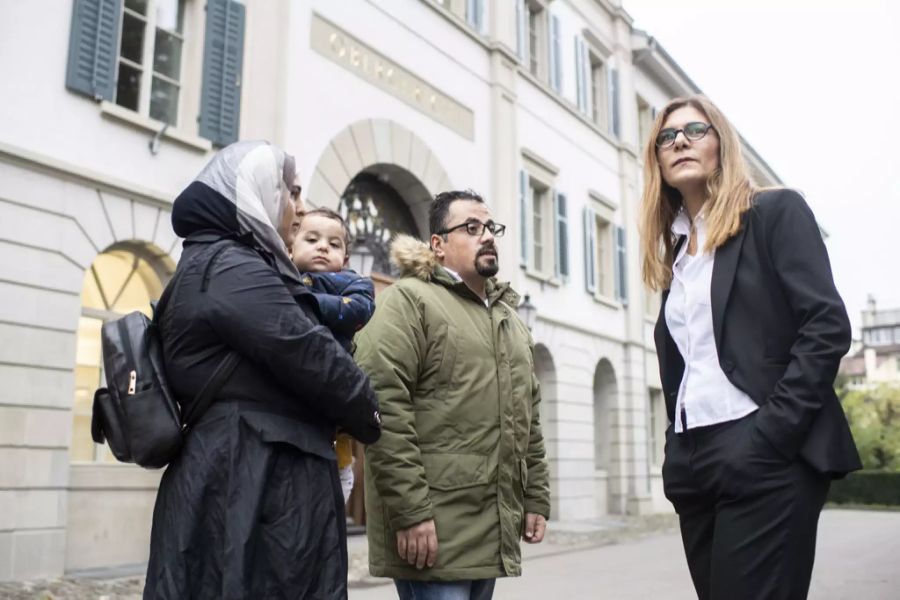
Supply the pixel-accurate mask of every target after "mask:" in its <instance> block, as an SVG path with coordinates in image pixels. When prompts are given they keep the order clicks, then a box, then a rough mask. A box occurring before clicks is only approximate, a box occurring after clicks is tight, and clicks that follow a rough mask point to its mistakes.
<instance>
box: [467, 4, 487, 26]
mask: <svg viewBox="0 0 900 600" xmlns="http://www.w3.org/2000/svg"><path fill="white" fill-rule="evenodd" d="M466 21H468V22H469V25H471V26H472V28H473V29H474V30H475V31H477V32H478V33H482V32H483V31H484V30H483V27H484V0H466Z"/></svg>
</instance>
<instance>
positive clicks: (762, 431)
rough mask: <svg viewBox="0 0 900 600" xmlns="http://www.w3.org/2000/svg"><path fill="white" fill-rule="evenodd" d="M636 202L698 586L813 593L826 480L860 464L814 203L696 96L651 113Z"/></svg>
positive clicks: (726, 595) (768, 594)
mask: <svg viewBox="0 0 900 600" xmlns="http://www.w3.org/2000/svg"><path fill="white" fill-rule="evenodd" d="M642 202H643V206H642V207H641V235H642V241H641V244H642V249H643V251H644V252H643V254H644V258H643V277H644V282H645V283H646V284H647V285H648V286H649V287H651V288H653V289H662V290H664V291H663V302H662V308H661V310H660V313H659V318H658V320H657V323H656V331H655V339H656V350H657V355H658V357H659V368H660V376H661V378H662V385H663V390H664V392H665V399H666V409H667V411H668V415H669V420H670V421H671V423H672V424H671V425H670V426H669V428H668V429H667V430H666V449H665V462H664V463H663V468H662V475H663V487H664V490H665V493H666V497H667V498H668V499H669V500H670V501H671V502H672V504H673V505H674V507H675V511H676V512H677V513H678V515H679V519H680V523H681V537H682V541H683V542H684V549H685V553H686V555H687V561H688V566H689V568H690V572H691V577H692V579H693V582H694V587H695V588H696V591H697V595H698V597H699V598H701V599H702V600H708V599H713V600H726V599H727V600H743V599H747V600H750V599H754V600H755V599H762V598H766V599H784V600H798V599H802V598H806V595H807V591H808V589H809V582H810V577H811V573H812V567H813V560H814V557H815V547H816V528H817V524H818V519H819V512H820V511H821V509H822V505H823V504H824V502H825V498H826V495H827V493H828V488H829V485H830V481H831V479H833V478H838V477H843V476H844V475H845V474H846V473H848V472H849V471H853V470H855V469H859V468H861V465H860V461H859V455H858V454H857V451H856V446H855V445H854V443H853V438H852V436H851V434H850V429H849V427H848V426H847V420H846V418H845V417H844V413H843V411H842V409H841V405H840V403H839V402H838V399H837V396H836V395H835V392H834V389H833V384H834V378H835V375H836V374H837V369H838V365H839V363H840V360H841V357H842V356H843V355H844V354H845V353H846V352H847V349H848V347H849V345H850V323H849V321H848V319H847V311H846V309H845V308H844V303H843V301H842V300H841V297H840V296H839V295H838V292H837V290H836V289H835V285H834V280H833V278H832V275H831V267H830V265H829V261H828V253H827V252H826V250H825V244H824V243H823V240H822V235H821V233H820V231H819V227H818V224H817V223H816V219H815V217H814V216H813V213H812V211H811V210H810V208H809V206H808V205H807V204H806V201H805V200H804V199H803V197H802V196H801V195H800V194H798V193H797V192H795V191H793V190H790V189H784V188H782V189H765V190H762V189H758V188H756V187H755V186H754V185H753V184H752V183H751V181H750V178H749V177H748V174H747V170H746V167H745V165H744V161H743V158H742V156H741V141H740V137H739V136H738V134H737V132H736V131H735V130H734V128H733V127H732V126H731V124H730V123H729V122H728V121H727V120H726V119H725V117H724V116H723V115H722V113H721V112H720V111H719V109H718V108H716V106H715V105H713V104H712V103H711V102H710V101H709V100H707V99H706V98H704V97H702V96H694V97H691V98H678V99H675V100H673V101H671V102H669V104H668V105H667V106H666V107H665V108H664V109H663V110H662V112H661V113H660V115H659V116H658V117H657V119H656V122H655V123H654V126H653V130H652V134H651V137H650V142H649V144H648V147H647V149H646V151H645V154H644V194H643V200H642Z"/></svg>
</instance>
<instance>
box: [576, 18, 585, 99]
mask: <svg viewBox="0 0 900 600" xmlns="http://www.w3.org/2000/svg"><path fill="white" fill-rule="evenodd" d="M583 45H584V42H583V41H582V40H581V38H580V37H578V36H577V35H576V36H575V98H576V100H577V102H576V104H578V110H579V111H581V112H583V113H586V112H587V80H586V78H585V76H584V53H583V52H582V49H581V47H582V46H583Z"/></svg>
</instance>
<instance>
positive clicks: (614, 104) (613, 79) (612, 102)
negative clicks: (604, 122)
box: [609, 69, 621, 137]
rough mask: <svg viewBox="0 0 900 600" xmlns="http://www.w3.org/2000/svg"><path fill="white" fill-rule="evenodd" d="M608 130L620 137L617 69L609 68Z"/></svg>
mask: <svg viewBox="0 0 900 600" xmlns="http://www.w3.org/2000/svg"><path fill="white" fill-rule="evenodd" d="M609 131H610V133H612V134H613V135H614V136H616V137H621V125H620V123H619V70H618V69H610V70H609Z"/></svg>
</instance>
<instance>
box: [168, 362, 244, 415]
mask: <svg viewBox="0 0 900 600" xmlns="http://www.w3.org/2000/svg"><path fill="white" fill-rule="evenodd" d="M240 362H241V356H240V355H239V354H238V353H237V352H235V351H233V350H232V351H231V352H229V353H228V354H227V355H225V358H223V359H222V362H220V363H219V366H218V367H216V370H215V371H213V374H212V376H211V377H210V378H209V379H208V380H207V382H206V383H205V384H204V385H203V389H201V390H200V393H199V394H197V398H196V399H195V400H194V403H193V404H192V405H191V406H190V409H189V410H187V411H185V412H184V413H183V414H182V416H181V422H182V423H183V428H184V430H189V429H190V428H191V427H193V426H194V425H195V424H196V423H197V421H199V420H200V417H202V416H203V415H204V414H205V413H206V411H207V410H208V409H209V407H210V406H212V403H213V400H215V397H216V394H218V393H219V390H221V389H222V386H223V385H225V382H226V381H228V378H229V377H231V374H232V373H233V372H234V369H235V367H237V366H238V363H240Z"/></svg>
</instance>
